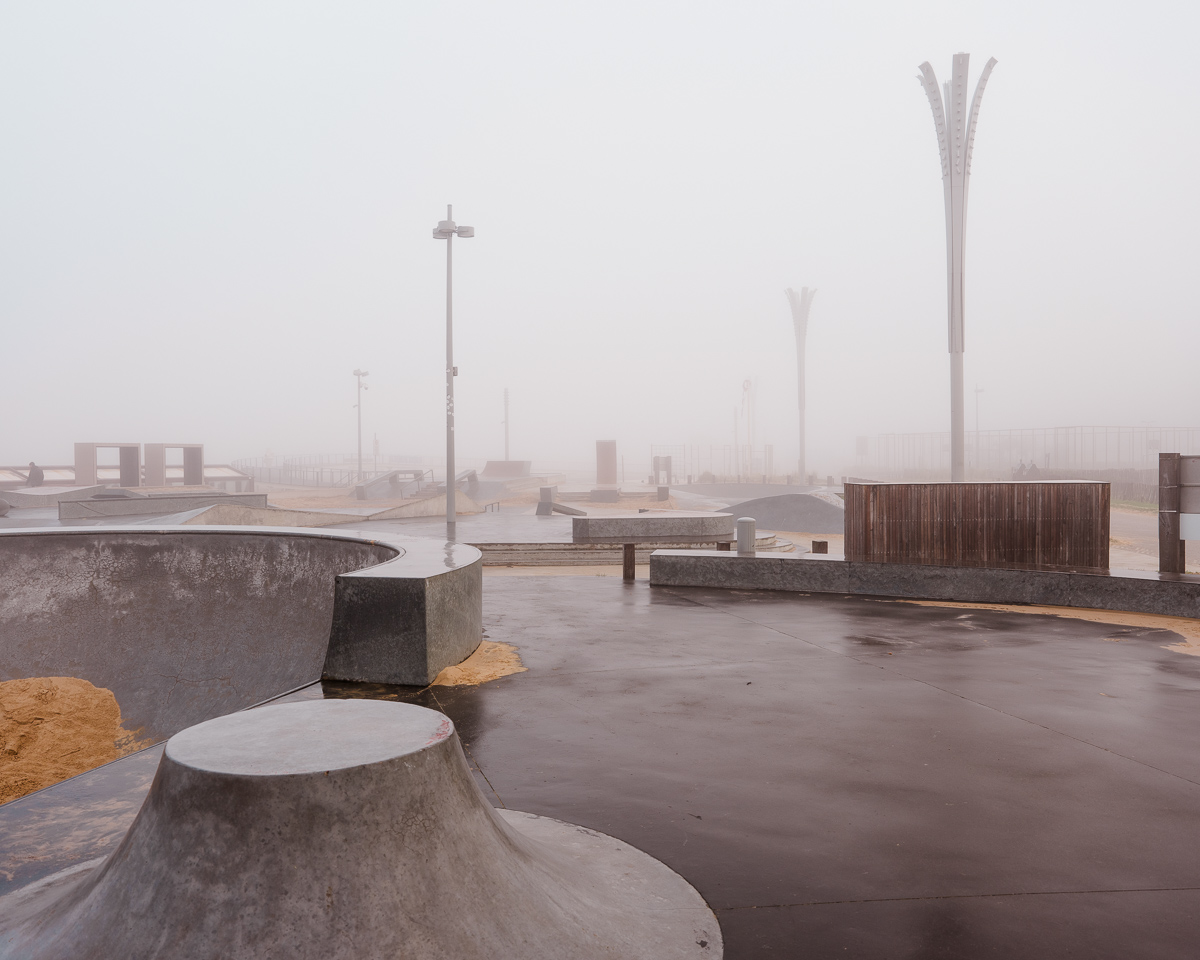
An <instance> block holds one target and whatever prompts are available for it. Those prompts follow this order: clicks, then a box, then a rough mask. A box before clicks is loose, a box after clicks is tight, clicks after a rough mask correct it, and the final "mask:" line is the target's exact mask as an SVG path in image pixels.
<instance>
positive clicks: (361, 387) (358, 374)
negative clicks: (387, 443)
mask: <svg viewBox="0 0 1200 960" xmlns="http://www.w3.org/2000/svg"><path fill="white" fill-rule="evenodd" d="M354 376H356V377H357V378H358V403H356V404H355V405H354V406H355V407H357V408H358V482H359V483H362V482H363V468H362V392H363V391H364V390H366V389H367V385H366V384H365V383H363V377H365V376H367V371H366V370H355V371H354Z"/></svg>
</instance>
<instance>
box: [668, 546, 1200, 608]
mask: <svg viewBox="0 0 1200 960" xmlns="http://www.w3.org/2000/svg"><path fill="white" fill-rule="evenodd" d="M650 585H651V586H669V587H719V588H724V589H732V590H786V591H796V592H801V593H836V594H843V595H857V596H873V597H900V598H904V599H913V600H957V601H962V602H967V603H1023V604H1037V605H1039V606H1055V607H1083V608H1089V609H1095V610H1125V611H1130V612H1133V613H1157V614H1164V615H1166V616H1173V617H1200V576H1195V575H1185V574H1157V573H1144V572H1141V571H1134V570H1110V571H1108V572H1107V573H1095V572H1071V571H1059V570H1012V569H996V568H984V567H944V566H934V565H931V564H916V563H866V562H862V561H857V560H841V559H839V558H836V557H828V556H813V555H811V554H807V555H804V556H793V555H789V554H783V553H759V554H757V555H754V556H742V555H734V554H731V553H722V552H719V551H716V550H656V551H654V553H652V554H651V555H650Z"/></svg>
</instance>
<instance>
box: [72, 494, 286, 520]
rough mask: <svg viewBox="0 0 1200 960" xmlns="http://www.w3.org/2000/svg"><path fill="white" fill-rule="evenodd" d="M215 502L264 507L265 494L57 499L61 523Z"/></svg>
mask: <svg viewBox="0 0 1200 960" xmlns="http://www.w3.org/2000/svg"><path fill="white" fill-rule="evenodd" d="M215 503H239V504H242V505H243V506H247V507H266V505H267V495H266V494H265V493H214V494H190V495H187V496H172V495H168V496H149V497H147V496H137V497H128V498H123V499H114V500H94V499H91V498H88V499H86V500H59V501H58V518H59V519H60V520H87V519H90V518H94V517H140V516H155V515H158V516H165V515H167V514H170V513H182V512H184V511H186V510H195V509H197V508H198V507H211V506H212V505H213V504H215Z"/></svg>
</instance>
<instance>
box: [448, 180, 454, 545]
mask: <svg viewBox="0 0 1200 960" xmlns="http://www.w3.org/2000/svg"><path fill="white" fill-rule="evenodd" d="M446 219H447V220H450V221H453V220H454V207H453V206H452V205H451V204H446ZM453 278H454V236H453V234H452V235H450V236H448V237H447V238H446V539H447V540H453V539H454V534H455V527H456V517H455V513H454V476H455V469H454V279H453Z"/></svg>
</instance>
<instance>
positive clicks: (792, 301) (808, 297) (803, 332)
mask: <svg viewBox="0 0 1200 960" xmlns="http://www.w3.org/2000/svg"><path fill="white" fill-rule="evenodd" d="M816 293H817V291H816V289H815V288H814V289H812V290H810V289H809V288H808V287H801V288H800V292H799V293H797V292H796V291H795V290H793V289H792V288H791V287H788V288H787V289H786V290H785V291H784V296H786V297H787V301H788V305H789V306H790V307H791V308H792V326H794V327H795V328H796V395H797V397H798V399H799V406H800V458H799V460H798V463H799V470H800V482H801V483H804V482H805V479H804V478H805V476H806V474H805V470H804V446H805V444H804V342H805V338H806V337H807V336H808V311H809V309H810V308H811V307H812V301H813V297H814V296H816Z"/></svg>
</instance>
